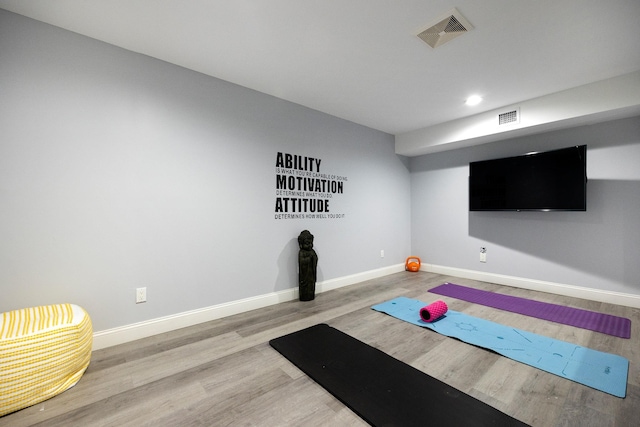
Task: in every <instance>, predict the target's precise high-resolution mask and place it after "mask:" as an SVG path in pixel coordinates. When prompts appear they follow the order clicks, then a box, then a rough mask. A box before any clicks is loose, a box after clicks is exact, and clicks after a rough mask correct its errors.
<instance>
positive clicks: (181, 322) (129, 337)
mask: <svg viewBox="0 0 640 427" xmlns="http://www.w3.org/2000/svg"><path fill="white" fill-rule="evenodd" d="M403 270H404V264H397V265H392V266H389V267H384V268H379V269H376V270H370V271H365V272H362V273H357V274H352V275H349V276H343V277H338V278H335V279H329V280H324V281H322V282H318V283H316V294H319V293H322V292H327V291H330V290H332V289H338V288H341V287H344V286H349V285H353V284H355V283H360V282H363V281H365V280H370V279H375V278H378V277H383V276H387V275H389V274H393V273H398V272H400V271H403ZM295 299H298V288H291V289H285V290H283V291H278V292H271V293H269V294H265V295H258V296H255V297H251V298H245V299H242V300H237V301H231V302H228V303H224V304H218V305H214V306H211V307H205V308H201V309H198V310H191V311H187V312H183V313H177V314H174V315H171V316H165V317H160V318H156V319H151V320H147V321H144V322H139V323H134V324H130V325H125V326H121V327H117V328H113V329H107V330H104V331H97V332H95V333H94V334H93V350H100V349H102V348H107V347H111V346H114V345H118V344H124V343H126V342H130V341H135V340H138V339H141V338H146V337H150V336H153V335H157V334H161V333H164V332H169V331H173V330H176V329H180V328H185V327H187V326H193V325H197V324H199V323H204V322H209V321H211V320H216V319H220V318H223V317H227V316H232V315H234V314H240V313H245V312H247V311H251V310H257V309H260V308H264V307H267V306H270V305H274V304H278V303H281V302H285V301H293V300H295Z"/></svg>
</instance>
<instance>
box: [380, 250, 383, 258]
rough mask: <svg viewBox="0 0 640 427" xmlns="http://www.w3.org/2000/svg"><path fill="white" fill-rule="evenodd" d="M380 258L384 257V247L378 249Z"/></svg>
mask: <svg viewBox="0 0 640 427" xmlns="http://www.w3.org/2000/svg"><path fill="white" fill-rule="evenodd" d="M380 258H384V249H382V250H381V251H380Z"/></svg>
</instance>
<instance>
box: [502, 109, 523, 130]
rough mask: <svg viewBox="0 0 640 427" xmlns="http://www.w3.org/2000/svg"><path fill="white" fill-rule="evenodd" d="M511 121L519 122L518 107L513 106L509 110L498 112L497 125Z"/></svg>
mask: <svg viewBox="0 0 640 427" xmlns="http://www.w3.org/2000/svg"><path fill="white" fill-rule="evenodd" d="M511 123H520V109H519V108H515V109H513V110H511V111H507V112H505V113H501V114H498V125H499V126H502V125H508V124H511Z"/></svg>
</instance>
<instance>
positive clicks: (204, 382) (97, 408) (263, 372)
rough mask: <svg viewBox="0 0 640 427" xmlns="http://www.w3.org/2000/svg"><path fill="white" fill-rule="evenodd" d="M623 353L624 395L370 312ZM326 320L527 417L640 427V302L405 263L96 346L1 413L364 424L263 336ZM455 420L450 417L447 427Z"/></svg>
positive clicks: (64, 418) (112, 422)
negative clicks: (560, 312)
mask: <svg viewBox="0 0 640 427" xmlns="http://www.w3.org/2000/svg"><path fill="white" fill-rule="evenodd" d="M444 282H452V283H457V284H460V285H466V286H472V287H476V288H479V289H485V290H490V291H498V292H502V293H507V294H510V295H515V296H520V297H525V298H532V299H537V300H541V301H547V302H551V303H556V304H564V305H569V306H572V307H578V308H584V309H588V310H595V311H601V312H606V313H610V314H614V315H618V316H624V317H627V318H630V319H631V322H632V337H631V339H622V338H616V337H610V336H608V335H604V334H600V333H597V332H591V331H586V330H582V329H577V328H573V327H570V326H565V325H560V324H555V323H551V322H547V321H543V320H539V319H533V318H530V317H526V316H522V315H518V314H515V313H509V312H505V311H500V310H496V309H492V308H489V307H484V306H480V305H475V304H471V303H467V302H464V301H459V300H456V299H453V298H447V297H441V296H439V295H435V294H431V293H429V292H428V290H429V289H430V288H433V287H435V286H438V285H440V284H442V283H444ZM401 295H403V296H407V297H410V298H417V299H420V300H422V301H425V302H431V301H434V300H436V299H443V300H445V301H446V302H447V304H448V305H449V307H450V308H451V309H453V310H457V311H462V312H465V313H467V314H470V315H474V316H478V317H482V318H485V319H489V320H493V321H496V322H499V323H503V324H507V325H511V326H514V327H517V328H521V329H525V330H529V331H531V332H535V333H538V334H541V335H546V336H549V337H554V338H557V339H561V340H565V341H570V342H574V343H576V344H580V345H584V346H586V347H589V348H592V349H596V350H601V351H606V352H610V353H615V354H619V355H621V356H623V357H626V358H627V359H629V360H630V371H629V379H628V385H627V397H626V398H625V399H620V398H617V397H614V396H611V395H608V394H606V393H603V392H600V391H597V390H593V389H590V388H588V387H585V386H583V385H580V384H577V383H574V382H572V381H568V380H565V379H562V378H560V377H557V376H555V375H552V374H548V373H546V372H543V371H540V370H537V369H535V368H532V367H529V366H526V365H523V364H521V363H518V362H514V361H512V360H509V359H506V358H504V357H502V356H499V355H497V354H494V353H492V352H489V351H486V350H484V349H481V348H477V347H474V346H471V345H468V344H465V343H462V342H460V341H457V340H455V339H451V338H447V337H445V336H442V335H439V334H437V333H435V332H432V331H430V330H428V329H422V328H419V327H416V326H413V325H410V324H408V323H406V322H402V321H399V320H396V319H394V318H392V317H390V316H387V315H384V314H381V313H378V312H376V311H373V310H371V309H370V306H371V305H373V304H376V303H380V302H382V301H386V300H388V299H391V298H395V297H396V296H401ZM317 323H328V324H329V325H331V326H334V327H336V328H338V329H340V330H342V331H343V332H346V333H347V334H349V335H351V336H353V337H355V338H357V339H359V340H361V341H364V342H366V343H368V344H370V345H372V346H374V347H377V348H379V349H381V350H383V351H385V352H386V353H388V354H390V355H392V356H394V357H395V358H397V359H400V360H402V361H404V362H405V363H408V364H410V365H412V366H414V367H416V368H418V369H420V370H422V371H424V372H426V373H427V374H429V375H431V376H433V377H436V378H438V379H440V380H442V381H444V382H446V383H448V384H450V385H452V386H454V387H456V388H458V389H459V390H462V391H464V392H465V393H467V394H470V395H472V396H474V397H476V398H478V399H480V400H482V401H484V402H486V403H487V404H489V405H492V406H494V407H496V408H498V409H499V410H501V411H503V412H506V413H507V414H509V415H511V416H513V417H515V418H517V419H519V420H521V421H524V422H525V423H528V424H530V425H532V426H580V427H587V426H599V427H605V426H611V427H613V426H621V427H622V426H624V427H626V426H635V425H640V368H639V366H640V344H639V343H640V326H639V325H640V310H637V309H632V308H628V307H622V306H614V305H610V304H603V303H597V302H593V301H587V300H581V299H576V298H569V297H563V296H558V295H551V294H546V293H541V292H534V291H528V290H524V289H517V288H511V287H506V286H500V285H495V284H491V283H485V282H478V281H473V280H468V279H459V278H455V277H449V276H443V275H437V274H432V273H425V272H419V273H409V272H402V273H397V274H393V275H390V276H386V277H383V278H379V279H374V280H369V281H366V282H362V283H359V284H356V285H352V286H348V287H345V288H341V289H337V290H333V291H330V292H325V293H322V294H318V295H317V296H316V299H315V301H310V302H299V301H291V302H285V303H282V304H278V305H275V306H271V307H268V308H264V309H261V310H255V311H252V312H249V313H245V314H241V315H236V316H231V317H227V318H224V319H220V320H216V321H212V322H208V323H203V324H200V325H196V326H192V327H189V328H184V329H181V330H178V331H174V332H170V333H165V334H161V335H157V336H154V337H150V338H146V339H142V340H139V341H135V342H131V343H127V344H123V345H119V346H115V347H111V348H107V349H103V350H99V351H95V352H94V353H93V357H92V361H91V365H90V366H89V369H88V370H87V372H86V373H85V375H84V376H83V378H82V379H81V380H80V382H79V383H78V384H77V385H76V386H75V387H73V388H72V389H70V390H68V391H66V392H64V393H62V394H60V395H59V396H56V397H55V398H53V399H50V400H48V401H46V402H43V403H41V404H38V405H35V406H32V407H30V408H26V409H24V410H22V411H18V412H15V413H13V414H9V415H6V416H4V417H1V418H0V426H12V427H19V426H47V427H52V426H65V427H68V426H83V427H85V426H101V427H102V426H154V427H161V426H363V425H366V423H365V422H364V421H362V420H361V419H360V418H359V417H358V416H357V415H355V414H354V413H353V412H351V411H350V410H349V409H348V408H346V407H345V406H344V405H343V404H342V403H340V402H339V401H338V400H336V399H335V398H334V397H333V396H332V395H331V394H330V393H328V392H327V391H325V390H324V389H323V388H322V387H320V386H318V385H317V384H316V383H315V382H314V381H312V380H311V379H309V378H308V377H307V376H306V375H304V374H303V373H302V372H301V371H299V370H298V369H297V368H296V367H294V366H293V365H292V364H291V363H289V362H288V361H287V360H286V359H285V358H283V357H282V356H280V354H279V353H277V352H276V351H275V350H273V349H272V348H271V347H270V346H269V344H268V341H269V340H270V339H272V338H276V337H279V336H281V335H284V334H287V333H289V332H293V331H296V330H299V329H302V328H305V327H307V326H312V325H315V324H317ZM451 427H454V426H451Z"/></svg>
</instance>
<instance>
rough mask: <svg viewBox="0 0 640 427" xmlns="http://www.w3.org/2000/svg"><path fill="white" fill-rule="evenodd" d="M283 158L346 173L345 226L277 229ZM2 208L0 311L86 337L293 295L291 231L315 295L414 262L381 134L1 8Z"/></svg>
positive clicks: (405, 200) (331, 222) (400, 173)
mask: <svg viewBox="0 0 640 427" xmlns="http://www.w3.org/2000/svg"><path fill="white" fill-rule="evenodd" d="M278 152H285V153H291V154H298V155H302V156H310V157H314V158H319V159H321V160H322V164H321V172H323V173H326V174H336V175H342V176H346V177H347V179H348V181H347V182H346V184H345V187H344V193H343V194H336V195H335V197H334V198H333V199H332V201H331V202H330V206H331V212H335V213H342V214H344V215H345V217H344V218H341V219H304V220H291V219H287V220H281V219H275V216H274V209H275V199H276V195H275V189H276V179H275V161H276V154H277V153H278ZM0 200H1V208H0V236H1V239H2V243H1V245H0V287H2V296H1V297H0V311H7V310H11V309H16V308H22V307H28V306H34V305H41V304H52V303H59V302H72V303H76V304H79V305H81V306H83V307H85V308H86V309H87V310H88V311H89V313H90V314H91V316H92V320H93V323H94V329H95V330H97V331H100V330H104V329H109V328H113V327H117V326H121V325H126V324H131V323H135V322H140V321H144V320H148V319H153V318H157V317H161V316H167V315H171V314H176V313H181V312H184V311H188V310H193V309H198V308H202V307H209V306H213V305H216V304H220V303H224V302H229V301H235V300H239V299H243V298H247V297H252V296H258V295H265V294H268V293H271V292H274V291H279V290H284V289H289V288H294V287H296V286H297V252H298V246H297V241H296V237H297V235H298V234H299V233H300V231H302V230H303V229H309V230H311V232H312V233H313V234H314V235H315V236H316V244H315V248H316V251H317V253H318V255H319V258H320V264H319V273H318V280H319V281H324V280H329V279H333V278H339V277H344V276H347V275H351V274H356V273H360V272H365V271H369V270H374V269H377V268H382V267H386V266H390V265H394V264H399V263H402V262H403V261H404V258H405V257H406V256H407V255H408V254H409V253H410V174H409V170H408V161H407V159H406V158H402V157H399V156H397V155H395V153H394V141H393V137H392V136H391V135H388V134H384V133H381V132H378V131H374V130H371V129H368V128H365V127H362V126H358V125H355V124H353V123H350V122H347V121H344V120H341V119H337V118H334V117H331V116H328V115H325V114H322V113H319V112H316V111H313V110H310V109H307V108H303V107H301V106H298V105H295V104H291V103H288V102H285V101H282V100H279V99H276V98H274V97H270V96H267V95H264V94H261V93H258V92H255V91H251V90H248V89H246V88H242V87H238V86H235V85H232V84H229V83H226V82H223V81H220V80H217V79H214V78H211V77H207V76H204V75H201V74H198V73H195V72H191V71H189V70H186V69H183V68H180V67H176V66H173V65H170V64H167V63H164V62H161V61H158V60H155V59H152V58H149V57H146V56H143V55H139V54H135V53H132V52H129V51H125V50H122V49H119V48H116V47H114V46H110V45H107V44H104V43H101V42H99V41H96V40H92V39H89V38H86V37H82V36H79V35H77V34H74V33H71V32H68V31H64V30H61V29H58V28H55V27H52V26H49V25H46V24H43V23H39V22H36V21H33V20H30V19H26V18H23V17H20V16H18V15H14V14H12V13H9V12H6V11H2V10H0ZM380 250H384V251H385V257H384V258H381V257H380ZM141 286H146V287H147V292H148V302H147V303H146V304H139V305H136V304H135V303H134V296H135V292H134V289H135V288H136V287H141Z"/></svg>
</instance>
